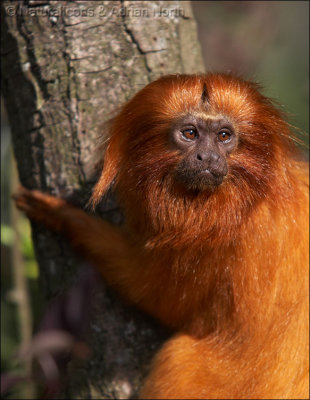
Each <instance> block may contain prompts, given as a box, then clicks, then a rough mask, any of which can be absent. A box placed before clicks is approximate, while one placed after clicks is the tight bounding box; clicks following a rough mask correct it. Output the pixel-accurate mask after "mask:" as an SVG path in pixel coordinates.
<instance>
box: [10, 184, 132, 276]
mask: <svg viewBox="0 0 310 400" xmlns="http://www.w3.org/2000/svg"><path fill="white" fill-rule="evenodd" d="M13 198H14V200H15V203H16V206H17V207H18V208H19V209H20V210H22V211H24V212H25V213H26V214H27V216H28V217H29V218H30V219H31V220H32V221H35V222H37V223H39V224H42V225H44V226H45V227H46V228H48V229H50V230H52V231H54V232H57V233H61V234H63V235H64V236H66V237H67V238H68V240H69V242H70V244H71V245H72V247H73V248H74V249H75V250H77V251H78V252H79V253H80V254H81V255H83V256H85V258H86V259H87V260H89V261H91V262H93V263H94V265H96V267H97V268H98V269H99V270H100V272H101V273H102V275H103V276H104V278H105V279H106V280H107V281H108V283H112V284H114V283H116V282H114V281H116V280H117V281H120V282H121V281H123V280H125V275H128V273H129V271H128V269H129V268H130V270H131V271H130V274H131V275H132V274H134V271H132V270H134V269H133V268H131V267H132V265H130V264H131V263H130V262H129V263H128V260H130V259H132V257H131V253H132V249H131V246H130V244H129V243H128V241H127V239H126V238H125V235H124V234H123V233H122V231H121V229H119V228H118V227H115V226H113V225H111V224H110V223H108V222H106V221H103V220H102V219H100V218H96V217H93V216H91V215H89V214H87V213H86V212H84V211H83V210H81V209H79V208H77V207H75V206H73V205H71V204H69V203H68V202H66V201H65V200H63V199H61V198H58V197H54V196H50V195H47V194H44V193H41V192H39V191H36V190H28V189H25V188H23V187H20V188H19V191H18V192H17V193H16V194H15V195H13ZM122 271H123V273H122ZM134 281H135V280H134V279H132V280H131V284H132V282H134Z"/></svg>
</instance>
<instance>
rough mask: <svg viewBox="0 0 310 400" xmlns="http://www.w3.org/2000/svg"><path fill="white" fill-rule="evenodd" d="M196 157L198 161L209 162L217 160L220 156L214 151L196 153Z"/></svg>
mask: <svg viewBox="0 0 310 400" xmlns="http://www.w3.org/2000/svg"><path fill="white" fill-rule="evenodd" d="M196 158H197V160H198V161H204V162H208V163H210V164H212V163H214V162H217V161H218V160H219V158H220V156H219V155H218V154H217V153H215V152H214V151H210V152H201V153H197V155H196Z"/></svg>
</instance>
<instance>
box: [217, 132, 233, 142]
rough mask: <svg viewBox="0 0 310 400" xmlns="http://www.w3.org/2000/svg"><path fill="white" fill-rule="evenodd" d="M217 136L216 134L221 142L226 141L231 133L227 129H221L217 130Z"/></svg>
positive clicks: (229, 138)
mask: <svg viewBox="0 0 310 400" xmlns="http://www.w3.org/2000/svg"><path fill="white" fill-rule="evenodd" d="M217 136H218V139H219V141H220V142H222V143H228V142H230V141H231V133H230V132H229V131H224V130H221V131H219V133H218V134H217Z"/></svg>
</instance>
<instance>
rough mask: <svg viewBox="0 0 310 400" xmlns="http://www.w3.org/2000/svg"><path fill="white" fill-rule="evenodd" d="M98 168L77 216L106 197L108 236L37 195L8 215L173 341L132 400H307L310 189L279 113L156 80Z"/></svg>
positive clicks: (230, 92)
mask: <svg viewBox="0 0 310 400" xmlns="http://www.w3.org/2000/svg"><path fill="white" fill-rule="evenodd" d="M102 159H103V168H102V171H101V173H100V177H99V179H98V181H97V183H96V185H95V186H94V189H93V192H92V195H91V199H90V205H91V208H92V209H95V207H96V206H97V205H98V203H99V202H100V200H101V199H102V198H103V196H104V195H105V194H106V192H107V191H108V190H109V189H110V188H111V187H112V188H113V190H114V192H115V194H116V197H117V199H118V202H119V204H120V205H121V208H122V210H123V212H124V216H125V222H124V223H123V224H122V225H121V226H120V227H117V226H113V225H111V224H110V223H108V222H106V221H104V220H103V219H100V218H97V217H95V216H93V215H90V213H89V212H86V211H84V210H82V209H79V208H77V207H75V206H73V205H71V204H69V203H68V202H67V201H66V200H64V199H61V198H58V197H54V196H51V195H48V194H44V193H41V192H39V191H36V190H29V189H26V188H20V190H19V192H17V194H16V195H15V201H16V205H17V207H19V208H20V209H21V210H24V211H25V212H26V214H27V215H28V217H29V218H30V219H32V220H33V221H35V222H37V223H41V224H43V225H45V226H46V227H47V228H49V229H51V230H54V231H56V232H61V233H63V234H64V235H66V236H67V237H68V239H69V241H70V243H71V244H72V246H73V247H74V248H75V249H77V251H79V252H80V253H81V254H82V255H83V256H84V257H85V258H87V259H88V260H89V261H92V262H93V263H94V264H95V265H96V266H97V268H98V270H99V271H100V272H101V274H102V277H103V278H104V280H105V281H106V282H107V284H108V285H110V286H111V287H112V288H114V289H115V290H116V291H117V292H119V293H120V295H121V296H122V297H123V298H124V299H127V301H129V302H130V303H131V304H134V305H136V306H137V307H139V308H140V309H142V310H144V311H145V312H146V313H148V314H150V315H152V316H153V317H155V318H156V319H157V320H158V321H159V322H160V323H161V324H163V325H164V326H166V327H168V328H169V329H171V331H172V332H173V335H172V337H171V338H170V339H168V341H167V342H166V343H164V345H163V347H162V348H161V349H160V350H159V352H158V353H157V354H156V355H155V358H154V360H153V362H152V365H151V368H150V372H149V375H148V377H147V378H146V380H145V382H144V383H143V386H142V389H141V392H140V398H141V399H186V398H191V399H207V398H212V399H223V398H227V399H267V398H268V399H276V398H281V399H291V398H296V399H306V398H309V378H308V371H309V344H308V337H309V318H308V314H309V298H308V293H309V276H308V261H309V251H308V250H309V236H308V232H309V229H308V215H309V210H308V189H309V180H308V172H307V168H305V165H304V163H303V162H302V161H300V157H299V155H298V150H297V147H296V146H295V143H294V135H293V134H292V132H291V128H290V125H289V123H288V122H287V121H286V117H285V115H284V114H283V112H282V111H281V110H280V109H279V108H278V107H276V106H275V105H274V103H273V102H272V101H271V100H270V99H269V98H267V97H265V96H264V95H263V94H262V93H261V90H260V87H259V86H258V85H257V84H256V83H254V82H251V81H247V80H244V79H242V78H240V77H235V76H233V75H230V74H220V73H208V74H200V75H199V74H197V75H185V74H177V75H167V76H163V77H161V78H159V79H157V80H156V81H154V82H151V83H150V84H148V85H147V86H146V87H144V88H143V89H142V90H140V91H139V92H138V93H137V94H136V95H135V96H134V97H133V98H132V99H131V100H129V102H127V103H126V104H125V105H124V106H123V108H122V109H121V111H120V112H119V114H118V115H117V116H116V117H115V118H114V120H113V121H112V123H111V126H110V130H109V137H108V142H107V145H106V148H105V151H104V154H103V155H102ZM86 232H87V233H86Z"/></svg>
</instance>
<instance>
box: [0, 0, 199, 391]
mask: <svg viewBox="0 0 310 400" xmlns="http://www.w3.org/2000/svg"><path fill="white" fill-rule="evenodd" d="M1 7H2V10H1V29H2V41H3V42H2V43H1V47H2V59H3V61H2V93H3V96H4V100H5V103H6V107H7V111H8V116H9V120H10V125H11V130H12V138H13V147H14V152H15V156H16V159H17V165H18V171H19V177H20V181H21V183H22V184H23V185H24V186H25V187H27V188H38V189H40V190H43V191H45V192H49V193H52V194H54V195H57V196H61V197H64V198H67V199H70V201H72V202H74V203H75V204H77V205H79V206H82V207H83V206H84V205H85V204H86V202H87V200H88V198H89V196H90V193H91V188H92V186H93V184H94V174H93V168H92V167H91V166H92V165H93V164H94V154H95V153H96V146H97V143H98V142H97V137H98V134H99V132H100V129H99V128H98V127H100V126H102V123H104V122H105V121H107V120H108V119H109V118H110V117H111V116H113V115H114V113H115V112H117V108H118V107H119V106H120V105H121V104H122V103H124V102H125V101H126V100H128V99H129V98H130V97H131V96H132V95H133V94H134V93H136V92H137V91H138V90H139V89H141V88H142V87H143V86H145V85H146V84H147V83H149V82H150V81H152V80H154V79H156V78H157V77H159V76H161V75H164V74H169V73H173V74H175V73H196V72H202V71H203V70H204V67H203V63H202V58H201V55H200V48H199V45H198V42H197V37H196V26H195V21H194V19H193V16H192V12H191V8H190V5H189V2H183V1H182V2H179V1H150V2H146V1H132V2H130V1H103V2H95V1H76V2H65V1H64V2H62V1H28V2H21V1H19V2H18V1H16V2H8V1H7V2H4V3H3V4H2V6H1ZM115 207H116V206H115V202H114V200H113V198H108V199H106V201H105V202H104V204H103V210H102V213H101V214H102V215H103V216H104V217H106V218H108V219H110V220H111V221H112V222H114V223H118V221H119V218H120V213H119V211H118V210H117V209H116V208H115ZM33 239H34V244H35V250H36V256H37V259H38V262H39V266H40V280H41V287H42V291H43V293H44V294H45V296H46V298H47V299H50V298H52V297H54V296H55V295H57V294H59V293H60V292H62V291H63V290H64V289H65V288H67V287H68V286H70V285H72V284H74V281H75V280H74V279H75V276H76V271H77V266H78V265H79V264H80V261H79V259H78V258H77V257H76V256H75V255H74V254H73V252H72V251H71V250H70V248H69V247H68V246H67V244H66V242H65V241H64V240H63V238H61V237H59V236H57V235H55V234H53V233H50V232H47V231H46V230H45V229H43V228H41V227H38V226H33ZM92 309H93V310H92V311H95V312H93V314H92V315H93V317H92V322H91V333H90V342H91V343H92V348H93V355H92V358H91V359H90V360H89V361H88V363H87V364H85V363H84V364H83V365H79V366H78V367H77V366H76V365H74V366H73V367H72V370H73V371H74V373H72V374H71V375H72V376H71V380H70V382H69V383H68V385H67V393H66V397H67V398H73V397H75V398H76V397H81V398H85V397H87V398H99V397H103V398H129V397H134V396H135V395H136V393H137V390H138V389H139V386H140V383H141V379H142V378H143V376H144V375H145V374H146V371H147V365H148V364H149V361H150V359H151V357H152V356H153V354H154V352H155V351H156V349H157V348H158V346H159V345H160V344H161V342H162V340H163V338H164V337H165V336H166V333H164V332H163V330H162V329H161V328H160V327H158V326H157V325H156V324H155V323H154V322H152V321H150V320H149V319H148V318H147V317H145V316H144V315H142V314H140V313H139V312H138V311H136V310H132V309H130V308H129V307H128V306H127V305H124V304H123V303H122V301H121V300H119V299H118V298H117V296H116V295H115V294H114V293H111V292H110V291H109V290H108V289H106V288H105V286H104V283H102V284H100V288H99V289H98V288H97V289H96V290H95V293H94V294H93V300H92Z"/></svg>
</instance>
